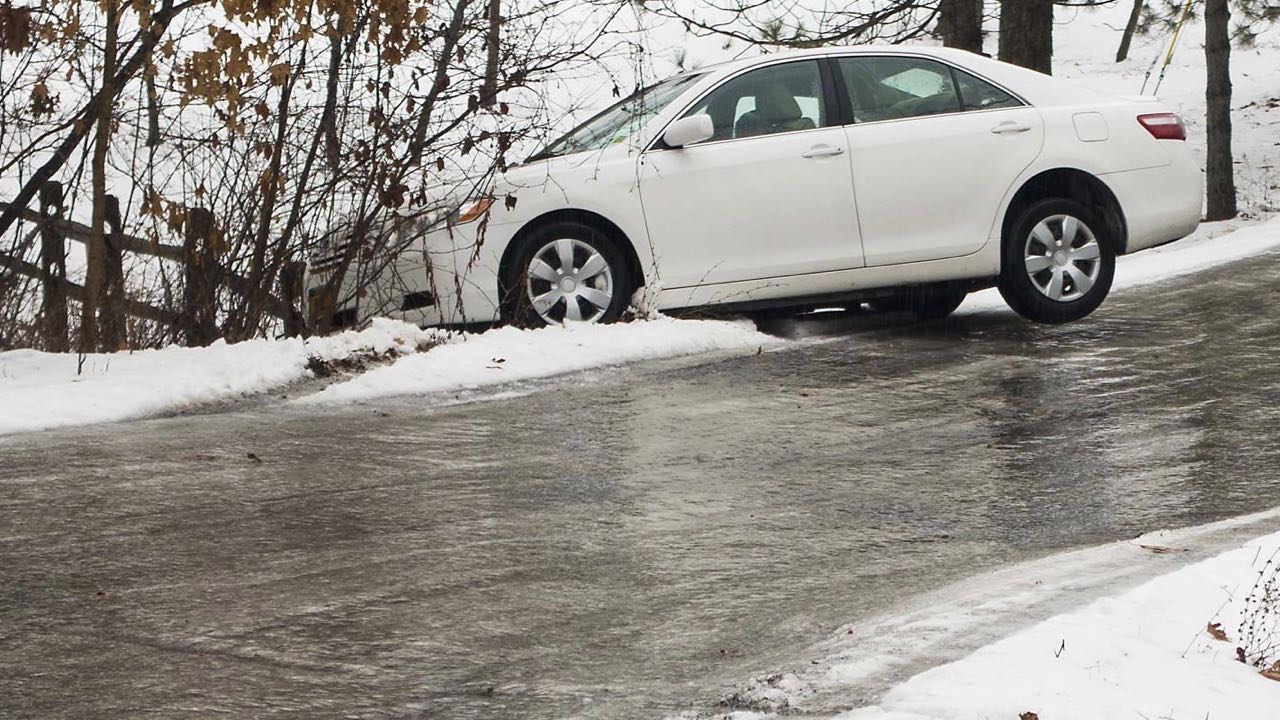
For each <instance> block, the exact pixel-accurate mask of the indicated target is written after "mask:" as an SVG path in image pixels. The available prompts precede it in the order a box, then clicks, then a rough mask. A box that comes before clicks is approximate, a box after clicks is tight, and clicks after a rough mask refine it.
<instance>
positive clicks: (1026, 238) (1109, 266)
mask: <svg viewBox="0 0 1280 720" xmlns="http://www.w3.org/2000/svg"><path fill="white" fill-rule="evenodd" d="M1108 232H1110V230H1109V229H1108V228H1107V226H1106V224H1105V223H1103V222H1102V219H1101V218H1099V217H1098V215H1097V214H1096V213H1094V212H1093V211H1092V210H1090V209H1089V208H1087V207H1085V206H1084V205H1081V204H1080V203H1078V202H1076V201H1074V200H1067V199H1049V200H1041V201H1039V202H1037V203H1034V204H1033V205H1031V206H1030V207H1028V208H1027V209H1026V210H1024V211H1022V213H1021V214H1020V215H1019V216H1018V219H1017V220H1015V221H1014V223H1013V226H1012V228H1011V230H1010V232H1009V235H1008V237H1006V238H1005V239H1004V246H1003V258H1002V263H1001V271H1000V284H999V285H1000V295H1001V296H1003V297H1004V300H1005V302H1007V303H1009V307H1011V308H1013V309H1014V311H1015V312H1017V313H1018V314H1019V315H1021V316H1023V317H1024V318H1027V319H1028V320H1032V321H1035V322H1040V323H1049V324H1058V323H1066V322H1072V321H1074V320H1079V319H1081V318H1083V317H1086V316H1087V315H1089V313H1092V312H1093V311H1094V310H1096V309H1097V307H1098V306H1099V305H1101V304H1102V301H1103V300H1104V299H1105V298H1106V297H1107V293H1108V292H1110V290H1111V281H1112V279H1113V278H1114V277H1115V270H1116V256H1115V253H1114V252H1113V251H1112V250H1111V247H1112V243H1111V242H1110V240H1111V238H1110V237H1108V236H1107V234H1106V233H1108Z"/></svg>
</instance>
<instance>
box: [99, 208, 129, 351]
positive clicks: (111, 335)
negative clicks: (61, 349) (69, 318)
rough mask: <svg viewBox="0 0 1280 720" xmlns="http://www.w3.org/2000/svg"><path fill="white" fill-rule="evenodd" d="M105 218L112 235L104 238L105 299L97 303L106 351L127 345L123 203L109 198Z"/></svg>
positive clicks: (103, 293) (103, 296)
mask: <svg viewBox="0 0 1280 720" xmlns="http://www.w3.org/2000/svg"><path fill="white" fill-rule="evenodd" d="M106 219H107V226H108V227H109V228H110V232H108V233H106V234H105V235H104V236H103V238H102V244H103V249H104V251H105V252H104V257H103V265H104V267H103V271H104V272H103V275H102V297H101V298H100V299H99V301H98V344H99V346H100V348H101V350H102V351H103V352H114V351H116V350H119V349H120V348H121V347H123V346H124V341H125V319H124V260H123V252H122V250H123V248H122V246H123V245H124V218H123V216H121V214H120V200H119V199H117V198H116V196H114V195H108V196H106Z"/></svg>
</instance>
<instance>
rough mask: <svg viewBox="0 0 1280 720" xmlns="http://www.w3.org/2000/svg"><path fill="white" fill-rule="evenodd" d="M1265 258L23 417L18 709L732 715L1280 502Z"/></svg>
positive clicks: (12, 527)
mask: <svg viewBox="0 0 1280 720" xmlns="http://www.w3.org/2000/svg"><path fill="white" fill-rule="evenodd" d="M1278 275H1280V272H1278V271H1277V267H1276V264H1275V260H1274V258H1272V257H1266V258H1260V259H1257V260H1252V261H1248V262H1245V263H1238V264H1235V265H1231V266H1228V267H1225V268H1220V269H1218V270H1214V271H1209V272H1204V273H1200V274H1198V275H1194V276H1191V277H1188V278H1184V279H1181V280H1177V281H1174V282H1171V283H1168V284H1164V285H1160V286H1152V287H1147V288H1142V289H1136V290H1133V291H1129V292H1127V293H1122V294H1119V295H1116V296H1115V297H1113V298H1112V299H1111V300H1109V301H1108V303H1107V304H1105V305H1104V306H1103V308H1102V309H1101V310H1100V311H1099V312H1098V313H1097V314H1096V315H1095V316H1094V317H1093V318H1091V319H1089V320H1088V321H1086V322H1082V323H1079V324H1075V325H1071V326H1066V327H1060V328H1050V327H1039V326H1033V325H1029V324H1027V323H1025V322H1023V321H1021V320H1019V319H1018V318H1016V317H1015V316H1013V315H1012V314H1009V313H990V314H980V315H971V316H966V317H961V318H956V319H954V320H951V321H948V322H945V323H935V324H930V325H915V326H912V325H908V324H904V323H900V322H889V323H887V326H886V323H884V322H881V321H868V322H867V323H865V324H864V326H862V327H861V328H855V329H854V330H852V331H850V332H847V333H846V334H843V335H841V336H839V337H835V338H831V339H827V340H822V341H805V342H798V343H795V344H793V346H792V347H790V348H788V349H786V350H782V351H777V352H766V353H763V354H761V355H750V356H744V357H736V358H731V359H728V360H724V361H720V362H716V363H714V364H699V363H697V362H696V361H690V360H680V361H664V362H657V363H649V364H640V365H636V366H632V367H628V368H624V369H613V370H602V371H597V372H592V373H585V374H579V375H575V376H571V377H567V378H561V379H558V380H553V381H549V382H543V383H541V386H540V387H541V388H542V389H540V390H538V391H536V392H528V393H524V394H519V395H518V396H516V397H497V398H493V399H489V400H486V401H482V402H472V403H466V404H450V402H451V400H452V398H447V397H444V398H442V397H418V398H401V399H396V400H389V401H382V402H377V403H373V404H370V405H360V406H354V407H347V408H333V407H320V408H316V407H307V408H299V407H297V406H291V405H288V404H286V403H267V404H264V405H262V406H260V407H250V408H240V409H236V410H234V411H232V412H219V413H211V414H198V415H191V416H185V417H174V418H163V419H152V420H146V421H139V422H129V423H119V424H113V425H104V426H98V427H91V428H79V429H69V430H65V431H57V432H45V433H39V434H32V435H22V436H14V437H10V438H6V439H0V457H2V458H3V463H0V718H4V719H5V720H9V719H10V718H86V717H92V718H166V719H172V718H197V717H216V716H222V715H225V716H229V717H273V718H275V717H279V718H342V717H355V718H393V717H422V718H442V719H446V720H451V719H461V718H555V717H585V718H631V717H636V718H641V717H661V716H663V715H666V714H671V713H675V712H679V711H685V710H688V711H693V712H697V711H711V710H714V709H715V707H716V702H717V701H718V700H719V699H720V698H721V697H722V696H724V695H725V694H726V693H727V692H729V691H730V690H731V689H732V687H733V686H734V683H736V682H739V681H742V680H745V679H747V678H749V677H751V676H753V675H755V674H758V673H761V672H768V671H769V670H770V669H771V668H776V667H784V666H786V665H787V664H789V663H793V662H803V653H804V652H805V649H806V648H808V647H810V646H812V645H813V644H814V643H815V642H818V641H820V640H821V639H822V638H824V637H826V636H827V635H828V634H829V633H831V632H832V631H833V629H834V628H836V627H838V626H840V625H842V624H844V623H850V622H855V623H856V622H857V621H858V619H859V618H864V617H868V616H871V615H873V614H875V613H881V612H884V611H886V610H887V609H891V608H892V607H893V606H894V605H895V604H896V603H899V602H901V600H902V599H903V598H905V597H909V596H912V595H915V594H917V593H921V592H925V591H929V590H935V589H937V588H939V587H942V586H943V585H945V584H946V583H949V582H952V581H954V580H957V579H959V578H963V577H966V576H970V575H972V574H974V573H977V572H980V571H983V570H986V569H991V568H998V567H1001V566H1005V565H1007V564H1009V563H1012V562H1015V561H1021V560H1026V559H1029V558H1037V557H1042V556H1045V555H1048V554H1050V553H1053V552H1055V551H1058V550H1062V549H1066V548H1074V547H1079V546H1083V545H1089V544H1095V543H1102V542H1106V541H1110V540H1116V539H1122V538H1128V537H1132V536H1134V535H1136V534H1138V533H1139V532H1142V531H1144V530H1149V529H1153V528H1159V527H1167V526H1176V525H1193V524H1199V523H1204V522H1208V521H1211V520H1215V519H1220V518H1225V517H1230V516H1234V515H1240V514H1242V513H1247V512H1252V511H1255V510H1261V509H1263V508H1268V507H1273V506H1277V505H1280V471H1277V468H1278V467H1280V432H1278V431H1277V430H1276V427H1277V422H1278V421H1280V408H1278V405H1280V363H1277V362H1276V358H1277V356H1278V355H1280V327H1278V325H1277V321H1276V320H1275V318H1280V284H1278V283H1277V280H1278V277H1277V276H1278ZM855 324H856V323H855ZM525 389H526V390H527V389H529V388H525ZM250 453H252V456H250ZM850 702H851V703H852V702H853V701H852V700H851V701H850Z"/></svg>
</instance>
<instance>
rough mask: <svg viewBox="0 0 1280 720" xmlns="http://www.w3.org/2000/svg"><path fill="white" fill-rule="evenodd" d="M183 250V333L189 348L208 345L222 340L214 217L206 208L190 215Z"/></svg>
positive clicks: (193, 210)
mask: <svg viewBox="0 0 1280 720" xmlns="http://www.w3.org/2000/svg"><path fill="white" fill-rule="evenodd" d="M182 250H183V265H184V283H183V288H182V314H181V322H180V323H179V325H180V328H179V330H181V332H182V334H183V338H184V339H185V340H186V343H187V345H188V346H191V347H197V346H204V345H208V344H209V343H212V342H213V341H214V340H216V339H218V325H217V312H218V308H217V306H216V304H215V300H216V290H217V287H218V282H217V269H218V263H217V258H216V257H215V255H214V251H213V213H211V212H209V211H208V210H207V209H205V208H191V209H189V210H188V211H187V226H186V234H185V237H184V238H183V244H182Z"/></svg>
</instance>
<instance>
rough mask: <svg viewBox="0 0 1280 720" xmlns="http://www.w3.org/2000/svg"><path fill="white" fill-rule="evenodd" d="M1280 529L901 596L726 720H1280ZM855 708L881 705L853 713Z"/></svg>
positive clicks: (1279, 519) (762, 684)
mask: <svg viewBox="0 0 1280 720" xmlns="http://www.w3.org/2000/svg"><path fill="white" fill-rule="evenodd" d="M1278 524H1280V509H1274V510H1268V511H1264V512H1260V513H1256V514H1253V515H1247V516H1243V517H1239V518H1231V519H1227V520H1222V521H1219V522H1215V523H1210V524H1208V525H1200V526H1193V527H1187V528H1180V529H1175V530H1161V531H1156V532H1151V533H1146V534H1144V535H1141V536H1139V537H1137V538H1134V539H1133V540H1129V541H1122V542H1113V543H1107V544H1105V545H1099V546H1095V547H1088V548H1081V549H1078V550H1071V551H1067V552H1063V553H1059V554H1056V555H1052V556H1049V557H1045V558H1042V559H1038V560H1030V561H1026V562H1021V563H1018V564H1016V565H1012V566H1009V567H1005V568H1001V569H998V570H993V571H991V572H987V573H984V574H981V575H978V576H975V577H971V578H968V579H965V580H961V581H959V582H956V583H952V584H950V585H948V586H946V587H942V588H939V589H937V590H935V591H932V592H929V593H926V594H924V595H922V596H919V597H915V598H906V599H903V600H901V601H899V602H898V603H895V605H894V607H893V608H892V609H890V610H888V611H887V613H886V614H884V615H881V616H877V617H871V618H866V619H862V620H859V621H858V622H856V623H853V624H851V625H847V626H845V627H841V628H839V629H838V630H837V631H836V632H835V633H834V634H833V635H832V636H831V637H830V638H829V639H828V640H824V641H822V642H821V643H819V644H817V645H815V646H814V647H812V648H810V649H809V650H808V651H806V652H805V653H803V657H807V658H812V659H811V660H808V661H806V662H804V663H803V664H800V665H798V666H797V667H796V669H794V670H792V671H786V672H779V673H772V674H768V675H764V676H761V677H759V678H757V679H755V680H753V681H751V682H749V683H747V684H744V685H742V686H740V687H739V688H738V689H737V690H736V691H735V692H733V693H732V694H730V695H728V696H726V697H725V698H724V699H723V700H722V704H723V705H727V706H729V707H735V708H750V710H745V709H742V710H736V711H729V712H726V713H724V714H722V715H715V716H714V717H715V718H717V719H719V720H782V718H785V717H789V716H792V715H799V716H803V717H806V718H815V719H816V718H832V719H833V720H961V719H963V720H982V719H987V718H990V719H992V720H996V719H999V718H1005V719H1007V720H1016V719H1017V718H1019V717H1023V714H1024V713H1034V715H1032V716H1030V717H1039V718H1042V719H1043V720H1055V719H1056V720H1067V719H1070V720H1077V719H1078V720H1108V719H1110V718H1116V719H1117V720H1119V719H1121V718H1123V719H1125V720H1131V719H1132V718H1143V717H1145V718H1151V719H1152V720H1154V719H1155V718H1165V719H1166V720H1203V718H1205V717H1209V718H1231V719H1232V720H1264V719H1268V720H1270V719H1273V718H1275V717H1280V714H1277V713H1276V710H1275V709H1276V708H1278V707H1280V682H1277V679H1280V676H1276V678H1275V679H1273V678H1272V675H1273V674H1274V673H1267V674H1265V675H1264V674H1263V672H1262V671H1263V670H1267V669H1270V668H1271V667H1272V666H1273V664H1274V663H1275V662H1276V661H1277V660H1278V659H1280V533H1275V532H1274V531H1275V528H1276V527H1277V525H1278ZM1259 533H1270V534H1267V535H1265V536H1263V537H1261V538H1258V539H1254V540H1250V541H1248V542H1244V540H1245V539H1246V538H1250V537H1255V536H1257V535H1258V534H1259ZM1241 543H1244V544H1243V546H1242V545H1241ZM1237 548H1238V549H1237ZM1224 549H1225V550H1226V551H1225V552H1224ZM1260 573H1261V574H1260ZM1153 578H1154V579H1153ZM1260 578H1261V579H1262V580H1261V582H1260V580H1259V579H1260ZM1268 580H1269V581H1270V584H1269V585H1267V584H1266V582H1267V581H1268ZM1268 597H1269V598H1270V599H1269V600H1268V599H1267V598H1268ZM1216 633H1221V634H1220V635H1217V637H1215V634H1216ZM1223 638H1225V639H1223ZM1237 648H1242V649H1243V650H1244V652H1245V656H1246V659H1247V660H1248V661H1249V662H1248V664H1242V663H1240V662H1238V661H1237ZM856 699H863V700H864V701H866V700H870V699H876V701H877V704H875V705H874V706H871V707H860V708H858V709H856V710H843V711H842V710H841V709H842V708H848V707H849V706H850V705H851V704H856ZM695 717H696V718H706V717H707V716H706V715H695V714H692V713H686V714H683V715H680V716H677V719H678V720H692V718H695Z"/></svg>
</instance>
